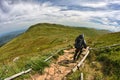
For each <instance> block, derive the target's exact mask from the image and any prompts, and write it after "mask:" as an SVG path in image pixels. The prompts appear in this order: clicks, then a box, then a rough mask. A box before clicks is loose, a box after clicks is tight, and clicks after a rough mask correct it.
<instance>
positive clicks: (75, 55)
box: [73, 49, 79, 61]
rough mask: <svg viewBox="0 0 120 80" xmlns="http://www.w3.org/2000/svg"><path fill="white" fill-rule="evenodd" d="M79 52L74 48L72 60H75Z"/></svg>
mask: <svg viewBox="0 0 120 80" xmlns="http://www.w3.org/2000/svg"><path fill="white" fill-rule="evenodd" d="M78 52H79V49H76V50H75V54H74V57H73V60H74V61H75V60H76V57H77V53H78Z"/></svg>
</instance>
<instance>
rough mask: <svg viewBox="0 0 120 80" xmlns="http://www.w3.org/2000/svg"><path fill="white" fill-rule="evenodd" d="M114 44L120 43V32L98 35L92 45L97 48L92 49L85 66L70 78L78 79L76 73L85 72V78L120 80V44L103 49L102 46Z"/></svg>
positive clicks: (69, 78) (70, 79)
mask: <svg viewBox="0 0 120 80" xmlns="http://www.w3.org/2000/svg"><path fill="white" fill-rule="evenodd" d="M113 44H120V32H116V33H109V34H104V35H100V36H97V37H96V38H95V39H94V41H92V43H91V45H90V46H91V47H93V48H97V49H95V50H91V51H90V54H89V56H88V58H87V61H86V62H85V65H84V66H85V67H84V68H81V69H80V71H79V72H75V73H73V74H71V75H70V76H69V77H68V80H74V79H76V78H74V77H75V76H74V75H76V76H77V74H80V73H81V72H83V73H84V78H85V79H90V80H120V46H115V47H108V48H102V49H101V47H105V46H111V45H113ZM99 47H100V48H99ZM79 76H80V75H78V76H77V77H79Z"/></svg>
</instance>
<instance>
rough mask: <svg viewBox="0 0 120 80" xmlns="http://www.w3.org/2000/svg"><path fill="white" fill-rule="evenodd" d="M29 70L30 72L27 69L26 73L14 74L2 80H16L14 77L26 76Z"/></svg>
mask: <svg viewBox="0 0 120 80" xmlns="http://www.w3.org/2000/svg"><path fill="white" fill-rule="evenodd" d="M31 70H32V69H31V68H30V69H28V70H26V71H22V72H20V73H17V74H15V75H13V76H11V77H8V78H5V79H4V80H12V79H14V78H16V77H18V76H20V75H22V74H26V73H28V72H30V71H31Z"/></svg>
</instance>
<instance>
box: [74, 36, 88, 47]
mask: <svg viewBox="0 0 120 80" xmlns="http://www.w3.org/2000/svg"><path fill="white" fill-rule="evenodd" d="M86 47H87V45H86V42H85V40H84V36H83V35H79V36H78V37H77V38H76V39H75V48H77V49H82V48H86Z"/></svg>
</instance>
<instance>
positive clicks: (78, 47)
mask: <svg viewBox="0 0 120 80" xmlns="http://www.w3.org/2000/svg"><path fill="white" fill-rule="evenodd" d="M74 46H75V48H76V50H75V54H74V57H73V60H74V61H75V60H78V59H79V56H80V54H81V53H82V49H83V48H85V49H86V48H87V45H86V42H85V40H84V34H82V35H79V36H78V37H77V38H76V39H75V45H74Z"/></svg>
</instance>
